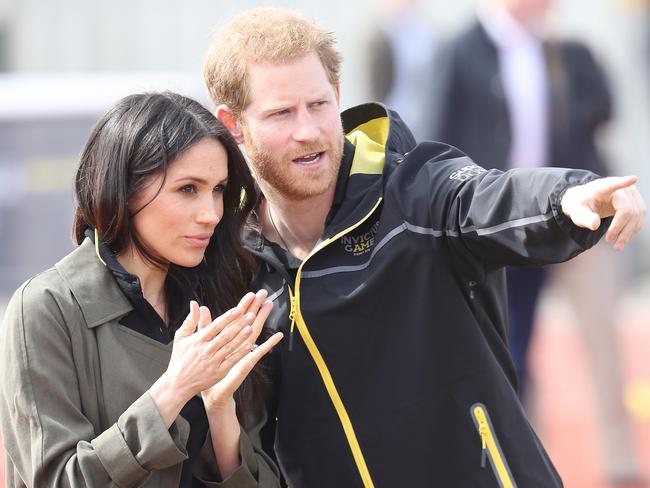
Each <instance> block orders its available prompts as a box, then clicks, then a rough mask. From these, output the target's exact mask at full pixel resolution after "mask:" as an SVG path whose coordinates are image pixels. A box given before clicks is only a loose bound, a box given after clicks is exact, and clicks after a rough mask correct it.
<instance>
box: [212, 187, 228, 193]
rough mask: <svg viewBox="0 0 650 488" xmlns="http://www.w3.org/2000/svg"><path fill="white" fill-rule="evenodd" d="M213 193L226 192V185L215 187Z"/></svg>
mask: <svg viewBox="0 0 650 488" xmlns="http://www.w3.org/2000/svg"><path fill="white" fill-rule="evenodd" d="M214 191H215V192H217V193H223V192H224V191H226V185H217V186H215V187H214Z"/></svg>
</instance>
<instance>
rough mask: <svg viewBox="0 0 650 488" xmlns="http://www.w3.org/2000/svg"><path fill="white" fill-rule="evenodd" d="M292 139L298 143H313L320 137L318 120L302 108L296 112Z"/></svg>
mask: <svg viewBox="0 0 650 488" xmlns="http://www.w3.org/2000/svg"><path fill="white" fill-rule="evenodd" d="M295 123H296V125H295V127H294V131H293V138H294V140H296V141H298V142H315V141H317V140H318V137H319V135H320V128H319V125H318V120H317V119H316V118H315V117H314V115H313V114H312V113H310V111H309V110H308V109H307V108H306V107H304V108H300V109H299V110H298V114H297V117H296V120H295Z"/></svg>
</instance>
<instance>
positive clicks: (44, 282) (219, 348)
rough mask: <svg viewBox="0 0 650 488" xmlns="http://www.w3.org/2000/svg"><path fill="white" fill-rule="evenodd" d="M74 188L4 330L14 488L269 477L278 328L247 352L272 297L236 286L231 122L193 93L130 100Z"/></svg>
mask: <svg viewBox="0 0 650 488" xmlns="http://www.w3.org/2000/svg"><path fill="white" fill-rule="evenodd" d="M75 183H76V185H75V189H76V211H75V217H74V234H75V237H76V241H77V243H78V244H79V246H78V247H77V248H76V249H75V250H74V251H72V252H71V253H70V254H69V255H68V256H66V257H65V258H63V259H62V260H61V261H60V262H58V263H57V264H56V265H55V266H54V267H53V268H51V269H49V270H47V271H45V272H43V273H41V274H39V275H37V276H36V277H34V278H32V279H30V280H29V281H27V282H26V283H25V284H24V285H23V286H22V287H21V288H19V289H18V291H17V292H16V293H15V294H14V296H13V298H12V299H11V302H10V303H9V306H8V308H7V311H6V314H5V317H4V321H3V324H2V328H1V330H0V355H1V357H2V360H1V361H0V423H1V426H2V435H3V438H4V442H5V447H6V451H7V475H6V481H7V488H11V487H38V488H40V487H59V486H61V487H63V486H65V487H104V486H106V487H108V486H120V487H131V486H133V487H135V486H138V487H142V486H151V487H158V488H160V487H195V486H219V487H249V486H250V487H254V486H261V487H267V486H268V487H271V486H273V487H275V486H279V480H278V473H277V468H276V467H275V465H274V464H273V462H272V461H271V460H270V459H269V458H268V457H267V456H266V455H265V454H264V453H263V451H262V450H261V448H260V436H259V431H260V428H261V426H262V425H263V424H264V422H265V417H264V416H265V413H264V408H263V401H264V398H263V397H264V392H263V390H264V385H265V378H264V371H263V370H262V369H261V368H260V366H256V363H257V362H258V361H259V359H260V358H262V356H263V355H264V354H266V353H267V352H268V351H269V350H270V349H271V348H272V347H273V346H274V345H275V344H277V342H278V341H279V340H280V339H281V338H282V335H281V334H275V335H273V336H271V337H269V338H268V339H266V340H265V341H262V340H260V342H261V343H260V345H259V347H257V344H256V341H257V340H258V337H259V336H260V333H262V330H263V324H264V321H265V319H266V317H267V316H268V314H269V312H270V310H271V307H272V304H271V302H269V301H267V300H266V292H265V291H263V290H262V291H259V292H258V293H256V294H253V293H248V294H246V290H247V286H248V284H249V283H250V281H251V278H252V276H253V274H254V272H255V262H254V260H253V259H252V258H251V257H250V256H249V255H248V254H247V253H246V252H245V251H244V249H243V248H242V246H241V243H240V232H241V230H242V227H243V225H244V223H245V221H246V218H247V216H248V214H249V212H250V211H251V209H252V207H253V204H254V202H253V200H252V199H253V195H254V193H255V191H254V186H253V180H252V178H251V175H250V173H249V171H248V168H247V166H246V162H245V161H244V159H243V157H242V155H241V153H240V152H239V149H238V148H237V146H236V144H235V142H234V141H233V139H232V138H231V137H230V134H229V133H228V131H227V130H226V129H225V128H224V127H223V126H221V124H220V123H219V122H218V121H217V119H216V118H215V117H214V116H213V115H212V114H210V112H208V111H207V110H206V109H205V108H204V107H202V106H201V105H200V104H199V103H197V102H195V101H193V100H190V99H188V98H186V97H182V96H180V95H176V94H173V93H162V94H140V95H132V96H129V97H126V98H124V99H122V100H121V101H120V102H118V104H117V105H116V106H115V107H114V108H113V109H111V110H110V111H109V112H108V113H107V114H106V115H105V116H104V117H102V119H101V120H100V121H99V122H98V124H97V125H96V127H95V128H94V129H93V131H92V133H91V135H90V137H89V139H88V142H87V143H86V146H85V148H84V150H83V153H82V155H81V159H80V163H79V167H78V169H77V174H76V179H75ZM242 296H243V298H241V299H240V297H242ZM198 303H201V304H202V305H203V306H202V307H199V305H198ZM210 311H212V312H213V313H214V315H215V316H217V315H218V317H217V318H216V319H214V320H212V317H211V313H210ZM263 335H265V336H268V335H269V334H263ZM251 371H252V372H251ZM249 373H250V374H249ZM240 425H241V427H240Z"/></svg>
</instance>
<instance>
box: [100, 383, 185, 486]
mask: <svg viewBox="0 0 650 488" xmlns="http://www.w3.org/2000/svg"><path fill="white" fill-rule="evenodd" d="M187 427H188V426H187V425H182V424H178V423H176V422H175V423H174V424H172V426H171V427H170V428H169V430H167V429H166V428H165V424H164V422H163V420H162V418H161V416H160V414H159V413H158V409H157V408H156V405H155V403H154V401H153V399H152V398H151V395H150V394H149V392H145V393H144V394H143V395H142V396H141V397H140V398H138V399H137V400H136V401H135V402H134V403H133V405H131V406H130V407H129V408H128V409H127V410H126V411H125V412H124V413H123V414H122V415H120V418H119V419H118V420H117V422H116V423H115V424H113V425H112V426H111V427H110V428H109V429H107V430H106V431H104V432H103V433H102V434H100V435H99V436H98V437H96V438H95V439H93V440H92V441H91V444H92V446H93V448H94V449H95V452H96V453H97V457H98V458H99V460H100V461H101V463H102V465H103V466H104V469H106V471H107V472H108V474H109V475H110V477H111V479H112V480H113V481H114V482H115V484H117V485H118V486H129V485H132V484H133V482H134V480H144V479H145V478H146V477H147V476H148V475H149V472H150V471H151V470H154V469H164V468H167V467H169V466H172V465H175V464H179V463H182V462H183V461H184V460H185V459H187V452H186V450H185V444H186V442H187V437H188V435H189V429H188V428H187Z"/></svg>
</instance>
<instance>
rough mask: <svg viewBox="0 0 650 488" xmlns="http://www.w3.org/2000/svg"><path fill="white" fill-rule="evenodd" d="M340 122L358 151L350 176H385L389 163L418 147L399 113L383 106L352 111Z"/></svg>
mask: <svg viewBox="0 0 650 488" xmlns="http://www.w3.org/2000/svg"><path fill="white" fill-rule="evenodd" d="M341 120H342V122H343V130H344V132H345V136H346V137H347V139H348V140H349V141H350V142H352V144H354V146H355V147H356V151H355V157H354V161H353V163H352V169H351V170H350V176H351V175H353V174H355V173H366V174H368V173H371V174H377V173H382V172H383V170H384V165H385V161H386V160H388V161H390V160H391V159H395V158H400V157H401V156H403V155H404V154H406V153H408V152H409V151H411V150H412V149H413V148H414V147H415V145H416V142H415V138H414V137H413V134H412V133H411V131H410V129H409V128H408V127H407V126H406V124H405V123H404V121H403V120H402V119H401V118H400V116H399V115H398V114H397V112H394V111H393V110H390V109H389V108H387V107H386V106H385V105H383V104H381V103H375V102H370V103H364V104H362V105H357V106H355V107H352V108H349V109H347V110H345V111H344V112H343V113H342V114H341ZM380 168H381V170H380Z"/></svg>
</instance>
